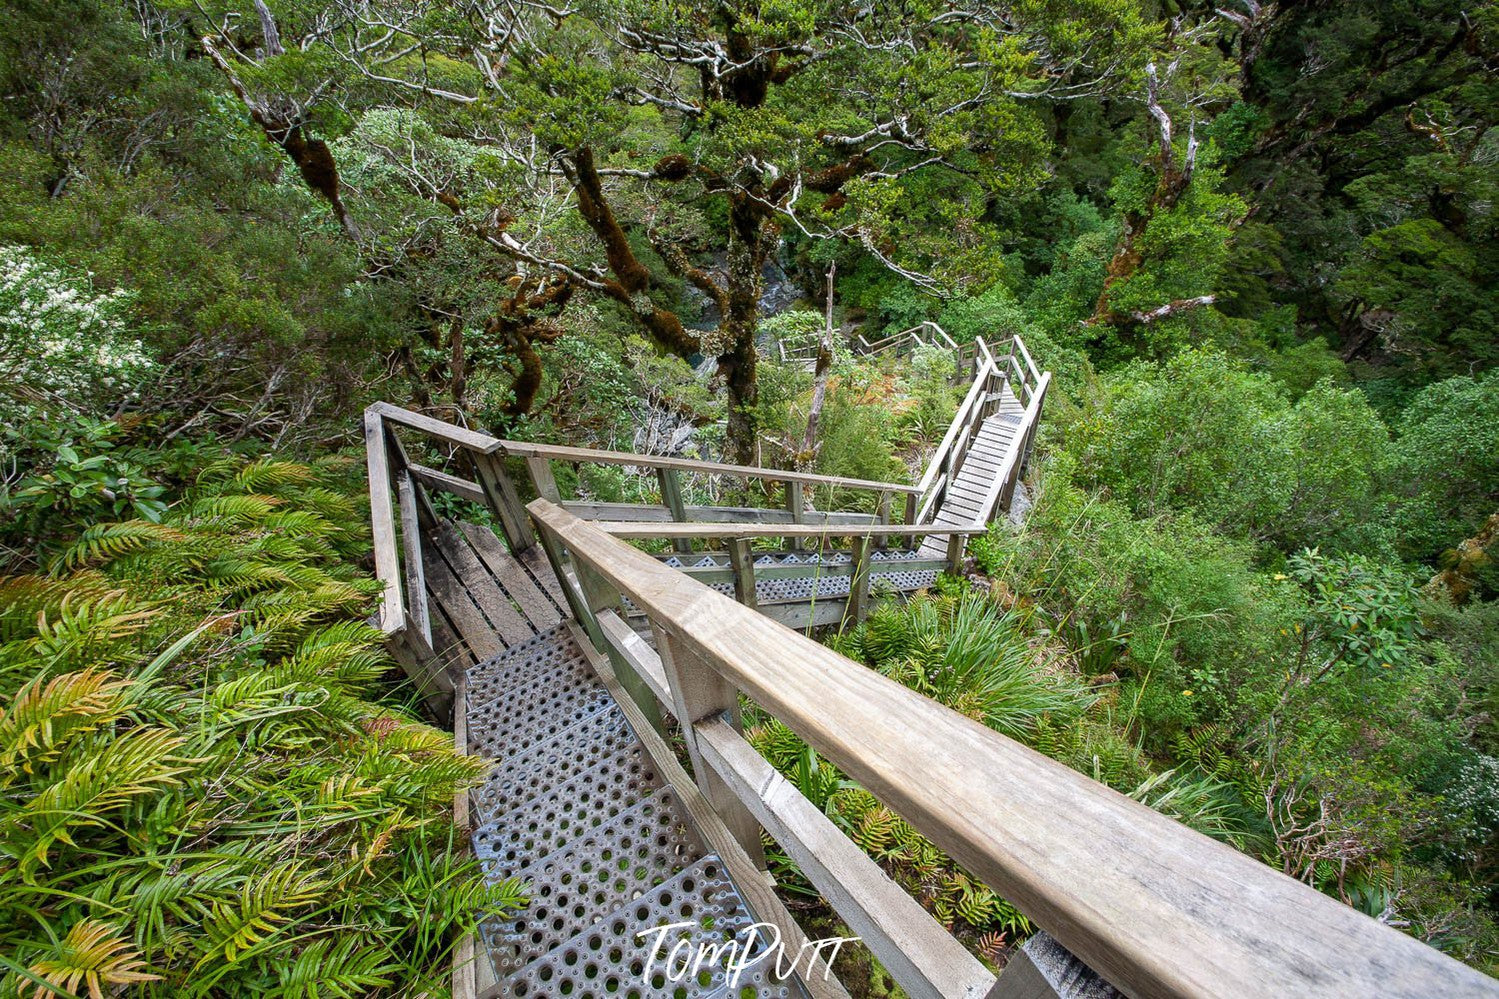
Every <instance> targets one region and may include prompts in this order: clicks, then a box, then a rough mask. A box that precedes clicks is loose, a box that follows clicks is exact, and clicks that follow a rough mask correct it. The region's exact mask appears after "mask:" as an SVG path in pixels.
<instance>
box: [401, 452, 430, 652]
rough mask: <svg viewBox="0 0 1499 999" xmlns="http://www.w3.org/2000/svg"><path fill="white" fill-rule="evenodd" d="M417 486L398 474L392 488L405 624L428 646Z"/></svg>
mask: <svg viewBox="0 0 1499 999" xmlns="http://www.w3.org/2000/svg"><path fill="white" fill-rule="evenodd" d="M416 490H417V485H416V483H415V482H413V481H411V473H410V472H406V471H403V472H401V477H400V480H399V481H398V482H397V484H396V499H397V504H398V506H399V507H400V510H401V550H402V551H401V553H402V555H403V556H404V558H403V559H402V561H403V562H404V563H405V565H404V568H405V570H406V604H407V620H408V622H409V623H410V624H411V626H413V627H415V628H416V631H417V633H418V634H419V635H421V636H422V640H423V641H425V642H426V643H427V644H428V645H431V644H432V614H431V611H430V609H429V608H428V606H427V575H426V570H425V568H424V567H423V565H422V537H421V526H420V525H419V523H418V520H419V516H420V515H419V514H418V513H417V502H416Z"/></svg>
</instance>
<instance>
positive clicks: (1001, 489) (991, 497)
mask: <svg viewBox="0 0 1499 999" xmlns="http://www.w3.org/2000/svg"><path fill="white" fill-rule="evenodd" d="M1050 384H1051V372H1050V371H1048V372H1046V373H1045V374H1044V375H1042V376H1041V381H1040V383H1039V384H1038V385H1037V386H1036V391H1035V392H1033V393H1032V394H1031V399H1030V403H1029V405H1027V406H1026V407H1025V413H1024V414H1023V415H1022V416H1021V417H1020V426H1018V427H1017V428H1016V429H1015V446H1014V447H1012V448H1010V451H1009V453H1008V454H1006V455H1005V458H1004V462H1003V463H1002V464H1001V465H1000V467H999V473H998V474H997V475H995V476H994V481H993V483H991V484H990V486H989V491H988V492H987V493H985V494H984V499H983V501H982V502H980V503H979V512H978V522H979V523H981V524H982V523H988V522H989V521H990V520H992V519H993V518H994V517H995V516H996V515H997V514H998V512H999V508H1000V507H1001V506H1004V505H1005V503H1004V501H1005V499H1006V498H1007V497H1010V496H1013V495H1014V491H1015V483H1016V482H1017V481H1018V480H1019V478H1020V469H1021V467H1022V466H1023V465H1024V464H1025V459H1026V455H1027V453H1028V452H1029V450H1030V445H1031V438H1032V436H1033V434H1034V433H1035V429H1036V424H1037V423H1039V422H1040V420H1041V400H1043V399H1045V398H1046V388H1047V386H1048V385H1050Z"/></svg>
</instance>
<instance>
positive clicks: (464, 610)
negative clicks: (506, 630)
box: [426, 549, 505, 659]
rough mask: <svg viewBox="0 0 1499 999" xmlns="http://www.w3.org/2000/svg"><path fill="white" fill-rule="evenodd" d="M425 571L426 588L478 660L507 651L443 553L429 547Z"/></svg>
mask: <svg viewBox="0 0 1499 999" xmlns="http://www.w3.org/2000/svg"><path fill="white" fill-rule="evenodd" d="M426 570H427V589H428V590H429V591H431V593H432V595H433V596H434V597H435V598H436V603H437V604H439V605H441V607H442V609H443V613H445V614H446V615H447V616H448V620H449V621H451V622H452V623H453V627H454V628H455V629H456V630H457V632H458V635H459V636H460V637H461V638H462V639H463V642H464V644H465V645H467V646H468V647H469V650H470V651H472V652H473V654H474V656H475V657H476V658H477V659H488V658H490V657H491V656H497V655H499V654H500V653H501V652H504V651H505V646H504V645H503V644H502V643H501V642H500V639H499V636H498V635H496V634H495V632H494V629H493V628H492V627H491V626H490V624H489V622H488V621H487V620H485V618H484V614H483V612H481V611H480V610H479V608H478V606H477V605H476V604H475V603H474V602H473V600H472V599H471V598H470V597H469V595H468V591H467V590H465V589H464V588H463V584H462V583H461V582H459V581H458V577H457V576H455V575H453V571H452V570H451V569H449V568H448V564H447V563H446V562H445V561H443V558H442V555H441V554H440V553H438V552H435V551H432V550H430V549H429V550H428V551H427V558H426Z"/></svg>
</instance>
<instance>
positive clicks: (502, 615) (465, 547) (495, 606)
mask: <svg viewBox="0 0 1499 999" xmlns="http://www.w3.org/2000/svg"><path fill="white" fill-rule="evenodd" d="M437 541H438V547H440V548H441V549H442V553H443V555H444V556H445V557H446V558H447V560H448V565H449V566H451V567H452V570H453V574H454V575H455V576H457V577H458V579H459V581H461V582H462V584H463V588H464V589H465V590H467V591H468V595H469V596H470V597H471V598H473V601H474V603H475V604H477V605H478V607H479V609H480V610H481V611H483V612H484V616H485V617H487V618H488V619H489V623H490V624H491V625H493V627H494V630H495V631H496V632H498V633H499V636H500V641H502V642H504V643H505V645H506V646H507V647H508V646H511V645H519V644H520V643H521V642H524V641H526V640H527V639H529V638H530V637H531V636H532V635H534V634H536V629H534V628H532V627H531V623H530V622H529V621H527V620H526V617H525V615H524V614H522V613H521V612H520V611H519V610H517V609H516V607H515V606H514V605H512V604H511V602H510V597H509V596H508V595H507V594H506V593H505V591H504V590H501V589H500V586H499V584H498V583H496V582H495V579H494V577H493V576H491V575H490V573H489V570H488V569H487V568H485V567H484V565H483V563H481V562H480V561H479V557H478V556H477V555H475V554H474V550H473V549H472V548H470V547H469V543H468V540H467V539H466V538H465V537H464V536H463V534H462V533H460V532H459V530H458V529H457V528H456V527H454V526H453V525H452V524H449V523H444V524H443V525H442V527H440V528H438V531H437Z"/></svg>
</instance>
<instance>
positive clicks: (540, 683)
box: [468, 636, 614, 759]
mask: <svg viewBox="0 0 1499 999" xmlns="http://www.w3.org/2000/svg"><path fill="white" fill-rule="evenodd" d="M527 644H529V643H527ZM559 644H560V639H559ZM519 651H520V650H519V649H514V650H511V653H510V654H509V655H508V656H505V657H501V659H502V660H505V661H503V662H501V663H497V664H496V665H497V666H499V667H509V666H512V665H513V664H512V663H511V662H509V660H510V659H511V658H512V657H514V656H515V654H516V653H517V652H519ZM525 658H534V659H536V660H537V663H536V667H537V668H535V669H533V670H530V671H527V672H524V673H521V674H520V675H519V676H518V679H517V680H516V682H515V685H514V686H511V687H504V686H501V685H500V683H501V681H500V680H498V679H496V680H493V681H486V680H485V678H484V677H483V676H482V675H481V676H480V677H479V682H478V683H477V684H476V685H473V686H471V687H470V694H469V709H468V726H469V748H470V750H471V751H473V752H477V753H479V754H480V755H483V756H490V757H494V758H496V759H504V758H506V757H508V756H515V755H517V754H520V753H524V752H526V751H527V750H530V749H532V748H534V747H535V746H537V745H539V744H541V743H543V742H546V741H548V740H549V739H552V738H555V737H556V736H557V734H558V733H560V732H562V731H564V730H566V729H568V728H570V727H572V726H573V725H576V724H577V723H579V722H582V721H584V720H586V719H588V718H589V717H591V716H593V715H595V714H598V713H599V712H600V711H603V710H604V709H606V708H608V707H609V706H610V705H611V704H613V703H614V702H613V700H612V699H611V698H610V697H609V691H608V690H606V689H605V687H604V685H603V684H602V683H600V682H599V681H598V678H597V677H595V676H594V674H593V671H592V669H591V668H590V667H589V666H588V663H587V661H586V660H584V659H583V655H582V653H581V652H580V651H579V650H578V647H577V645H575V644H573V642H572V639H571V637H570V636H567V637H566V646H565V648H564V650H563V653H562V654H559V653H558V652H557V650H556V649H547V648H542V647H535V648H533V649H532V650H531V651H530V652H529V653H528V655H527V656H526V657H525ZM506 672H509V671H506Z"/></svg>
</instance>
